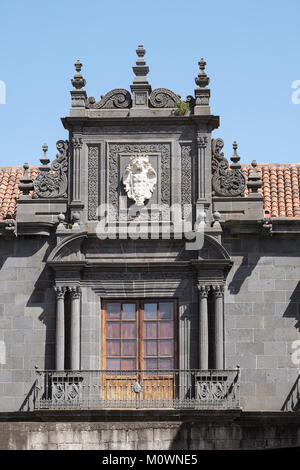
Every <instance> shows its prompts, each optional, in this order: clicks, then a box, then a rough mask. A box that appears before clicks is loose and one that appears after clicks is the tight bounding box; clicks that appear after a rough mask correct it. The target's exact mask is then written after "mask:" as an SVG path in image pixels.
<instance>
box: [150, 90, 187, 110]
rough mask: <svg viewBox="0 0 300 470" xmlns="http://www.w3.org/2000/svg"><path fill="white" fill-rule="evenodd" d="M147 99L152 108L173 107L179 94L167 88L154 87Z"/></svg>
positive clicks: (177, 100) (178, 99)
mask: <svg viewBox="0 0 300 470" xmlns="http://www.w3.org/2000/svg"><path fill="white" fill-rule="evenodd" d="M149 101H150V104H151V106H152V107H153V108H174V106H175V104H176V103H179V101H180V96H179V95H176V94H175V93H173V91H171V90H168V89H167V88H156V89H155V90H153V91H152V93H151V94H150V97H149Z"/></svg>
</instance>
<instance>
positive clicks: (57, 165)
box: [33, 140, 69, 198]
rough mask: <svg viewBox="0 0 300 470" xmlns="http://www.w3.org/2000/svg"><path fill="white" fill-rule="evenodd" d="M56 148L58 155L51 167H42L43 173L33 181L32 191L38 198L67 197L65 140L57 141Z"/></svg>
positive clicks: (67, 148)
mask: <svg viewBox="0 0 300 470" xmlns="http://www.w3.org/2000/svg"><path fill="white" fill-rule="evenodd" d="M56 148H57V150H58V152H59V153H58V154H57V155H56V159H55V160H54V161H53V162H52V165H51V167H50V168H49V167H45V165H44V167H45V169H44V171H40V173H39V174H38V176H37V177H36V178H35V180H34V183H33V185H34V190H35V192H36V195H37V197H38V198H66V197H67V188H68V179H67V172H68V158H69V143H68V141H67V140H58V141H57V142H56ZM41 161H42V159H41ZM41 169H42V168H41V167H40V170H41ZM45 170H46V171H45ZM49 170H52V172H49Z"/></svg>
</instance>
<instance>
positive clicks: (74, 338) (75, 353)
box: [69, 286, 81, 370]
mask: <svg viewBox="0 0 300 470" xmlns="http://www.w3.org/2000/svg"><path fill="white" fill-rule="evenodd" d="M69 291H70V297H71V364H70V367H71V369H72V370H79V369H80V295H81V290H80V287H79V286H74V287H70V288H69Z"/></svg>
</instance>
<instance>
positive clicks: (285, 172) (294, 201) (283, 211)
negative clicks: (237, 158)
mask: <svg viewBox="0 0 300 470" xmlns="http://www.w3.org/2000/svg"><path fill="white" fill-rule="evenodd" d="M257 170H258V172H260V173H261V175H262V188H261V189H260V190H259V191H260V192H261V193H262V195H263V200H264V210H265V215H267V216H270V217H286V218H300V163H285V164H260V165H258V166H257ZM242 171H243V174H244V175H245V177H246V179H247V178H248V176H249V174H250V173H251V171H252V167H251V165H246V164H242ZM247 195H248V191H245V196H247Z"/></svg>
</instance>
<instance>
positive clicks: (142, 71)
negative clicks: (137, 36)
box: [132, 44, 149, 84]
mask: <svg viewBox="0 0 300 470" xmlns="http://www.w3.org/2000/svg"><path fill="white" fill-rule="evenodd" d="M136 53H137V56H138V58H137V61H136V66H134V67H132V70H133V72H134V74H135V78H134V80H133V83H145V84H147V83H148V80H147V74H148V73H149V67H148V65H146V61H145V59H144V56H145V54H146V50H145V48H144V46H143V45H142V44H140V45H139V46H138V48H137V50H136Z"/></svg>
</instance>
